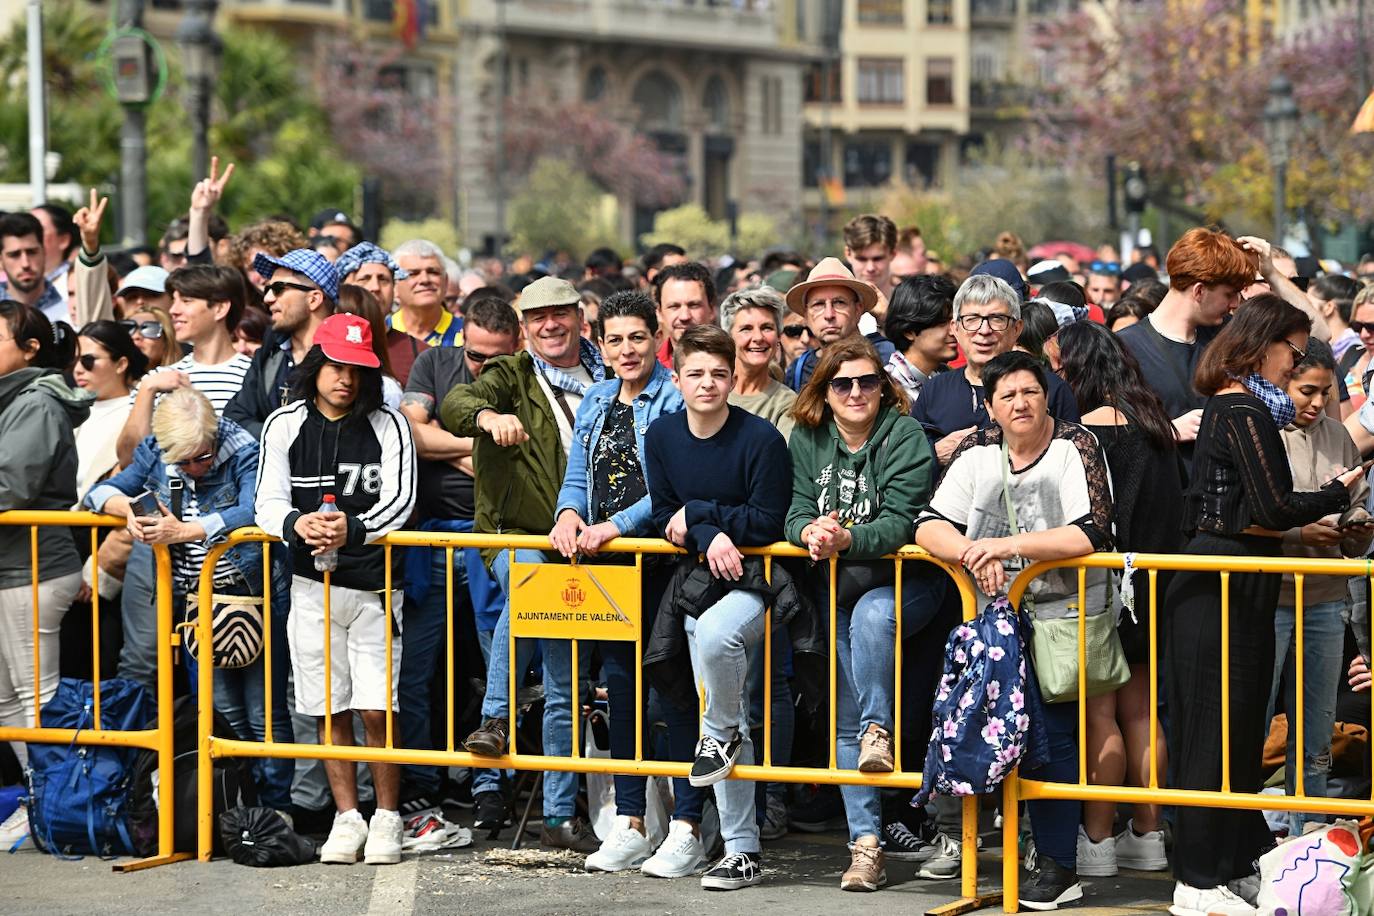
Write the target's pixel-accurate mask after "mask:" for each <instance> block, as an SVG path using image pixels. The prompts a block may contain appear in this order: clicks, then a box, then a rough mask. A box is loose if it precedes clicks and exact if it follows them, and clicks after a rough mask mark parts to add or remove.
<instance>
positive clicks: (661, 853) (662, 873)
mask: <svg viewBox="0 0 1374 916" xmlns="http://www.w3.org/2000/svg"><path fill="white" fill-rule="evenodd" d="M705 861H706V847H705V846H703V845H702V843H701V837H699V836H697V835H696V834H695V833H694V832H693V831H692V825H691V824H689V823H687V822H686V821H673V822H672V823H671V824H669V825H668V836H667V837H666V838H665V839H664V840H663V842H662V843H660V844H659V846H658V850H657V851H656V852H655V853H654V854H653V855H652V856H650V857H649V860H648V861H647V862H645V863H644V864H643V865H642V866H641V867H640V871H641V872H643V873H644V874H646V875H648V876H649V877H650V878H685V877H687V876H688V875H690V874H693V873H695V872H696V871H697V869H699V868H701V864H702V863H703V862H705Z"/></svg>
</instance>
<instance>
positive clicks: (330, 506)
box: [315, 493, 339, 572]
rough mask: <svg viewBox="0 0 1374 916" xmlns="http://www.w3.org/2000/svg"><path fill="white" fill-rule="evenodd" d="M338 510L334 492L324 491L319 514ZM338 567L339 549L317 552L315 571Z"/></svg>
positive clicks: (332, 512)
mask: <svg viewBox="0 0 1374 916" xmlns="http://www.w3.org/2000/svg"><path fill="white" fill-rule="evenodd" d="M338 511H339V507H338V506H336V505H335V504H334V494H333V493H326V494H325V495H324V504H323V505H321V506H320V514H321V515H334V514H337V513H338ZM338 568H339V551H338V550H337V549H334V550H326V551H325V552H324V553H321V554H317V555H316V556H315V571H316V572H333V571H334V570H336V569H338Z"/></svg>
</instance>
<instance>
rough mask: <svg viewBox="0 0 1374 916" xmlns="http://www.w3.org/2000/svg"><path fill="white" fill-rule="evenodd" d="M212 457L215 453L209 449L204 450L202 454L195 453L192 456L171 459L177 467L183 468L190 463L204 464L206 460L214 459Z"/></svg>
mask: <svg viewBox="0 0 1374 916" xmlns="http://www.w3.org/2000/svg"><path fill="white" fill-rule="evenodd" d="M214 457H215V453H214V452H213V451H210V452H206V453H205V454H204V455H197V456H196V457H194V458H183V459H182V460H181V461H173V462H172V464H175V465H176V466H177V467H179V468H184V467H188V466H189V465H192V464H205V463H206V462H207V461H212V460H214Z"/></svg>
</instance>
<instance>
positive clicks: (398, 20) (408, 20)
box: [392, 0, 424, 48]
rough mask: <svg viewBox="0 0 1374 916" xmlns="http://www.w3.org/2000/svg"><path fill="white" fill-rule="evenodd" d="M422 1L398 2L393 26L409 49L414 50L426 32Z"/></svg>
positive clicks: (408, 0)
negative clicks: (422, 16) (422, 18)
mask: <svg viewBox="0 0 1374 916" xmlns="http://www.w3.org/2000/svg"><path fill="white" fill-rule="evenodd" d="M421 5H422V0H396V6H395V18H394V19H393V21H392V25H393V26H394V27H395V31H396V35H397V37H398V38H400V39H401V41H402V42H404V43H405V46H406V47H407V48H414V47H415V45H416V44H417V43H419V41H420V36H421V34H423V31H424V24H423V22H422V21H421V12H422V10H421V9H420V7H421Z"/></svg>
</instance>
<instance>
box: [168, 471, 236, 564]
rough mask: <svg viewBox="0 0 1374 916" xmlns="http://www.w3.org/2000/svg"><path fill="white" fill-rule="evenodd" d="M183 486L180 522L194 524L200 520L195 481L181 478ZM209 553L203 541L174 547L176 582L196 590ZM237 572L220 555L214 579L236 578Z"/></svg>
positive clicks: (226, 558) (173, 559)
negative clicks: (183, 482)
mask: <svg viewBox="0 0 1374 916" xmlns="http://www.w3.org/2000/svg"><path fill="white" fill-rule="evenodd" d="M182 480H184V481H185V485H184V487H183V489H182V491H181V520H182V521H183V522H195V521H197V520H198V519H199V518H200V502H199V500H197V499H196V491H195V486H196V481H195V478H193V477H182ZM208 552H209V551H208V550H207V549H206V546H205V541H203V540H198V541H187V542H185V543H183V544H178V545H176V547H175V548H173V550H172V570H173V573H174V574H175V575H176V577H177V579H178V581H180V582H183V583H187V587H188V588H190V589H194V588H198V587H199V583H200V571H201V569H202V568H204V566H205V557H206V554H207V553H208ZM238 574H239V572H238V569H237V567H235V566H234V564H233V563H231V562H229V556H228V554H225V553H221V554H220V555H219V562H218V563H216V564H215V579H216V581H219V580H221V579H223V578H224V577H226V576H238Z"/></svg>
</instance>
